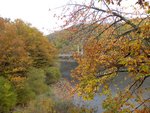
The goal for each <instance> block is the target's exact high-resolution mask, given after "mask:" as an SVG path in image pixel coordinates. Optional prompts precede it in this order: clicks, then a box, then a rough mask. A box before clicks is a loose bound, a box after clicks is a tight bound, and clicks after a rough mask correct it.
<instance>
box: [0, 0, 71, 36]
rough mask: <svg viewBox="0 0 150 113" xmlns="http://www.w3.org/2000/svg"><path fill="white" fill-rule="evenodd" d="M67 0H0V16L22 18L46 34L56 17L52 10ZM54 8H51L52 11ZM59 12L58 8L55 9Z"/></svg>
mask: <svg viewBox="0 0 150 113" xmlns="http://www.w3.org/2000/svg"><path fill="white" fill-rule="evenodd" d="M67 1H68V0H0V17H4V18H10V19H11V20H14V19H17V18H19V19H22V20H23V21H25V22H28V23H31V24H32V26H34V27H37V28H38V29H39V30H41V31H43V32H44V34H48V33H49V32H52V31H53V30H55V29H58V28H57V27H58V25H56V22H57V20H56V18H53V14H52V11H49V9H54V8H57V7H60V6H62V5H65V4H67ZM54 11H56V10H53V13H54ZM57 11H59V12H60V10H58V9H57Z"/></svg>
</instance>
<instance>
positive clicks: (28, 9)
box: [0, 0, 149, 34]
mask: <svg viewBox="0 0 150 113" xmlns="http://www.w3.org/2000/svg"><path fill="white" fill-rule="evenodd" d="M68 1H69V0H0V17H3V18H10V19H11V20H14V19H17V18H19V19H22V20H23V21H25V22H28V23H31V24H32V26H34V27H36V28H38V29H39V30H40V31H42V32H43V33H44V34H49V33H51V32H53V31H54V30H58V29H59V25H57V24H56V23H57V22H58V24H59V23H62V22H59V21H58V20H57V19H56V18H54V17H53V14H54V13H60V12H61V9H57V10H52V11H49V9H55V8H57V7H60V6H63V5H65V4H67V3H68ZM72 1H73V0H72ZM74 1H78V2H82V1H86V0H74ZM87 1H88V0H87ZM129 1H130V3H131V2H133V1H134V3H135V1H137V0H129ZM148 1H149V0H148ZM130 3H129V4H130ZM129 4H124V5H127V6H129ZM54 11H55V12H54Z"/></svg>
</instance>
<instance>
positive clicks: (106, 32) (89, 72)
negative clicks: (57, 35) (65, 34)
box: [63, 0, 150, 113]
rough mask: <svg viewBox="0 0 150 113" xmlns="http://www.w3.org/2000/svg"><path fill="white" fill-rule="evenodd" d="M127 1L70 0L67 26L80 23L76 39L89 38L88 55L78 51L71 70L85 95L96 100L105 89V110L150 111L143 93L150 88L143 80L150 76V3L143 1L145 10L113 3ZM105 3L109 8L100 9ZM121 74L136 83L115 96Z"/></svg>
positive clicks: (124, 112)
mask: <svg viewBox="0 0 150 113" xmlns="http://www.w3.org/2000/svg"><path fill="white" fill-rule="evenodd" d="M122 2H123V0H118V1H113V0H106V1H105V0H100V1H97V0H91V1H90V2H89V3H84V4H76V3H75V4H69V5H68V6H69V7H71V8H70V10H68V9H69V8H67V6H66V7H65V8H66V10H65V11H68V12H69V13H66V14H69V15H64V16H63V19H65V25H64V26H65V27H66V26H70V25H75V26H78V27H77V28H78V30H77V32H76V36H75V38H79V39H81V40H84V41H83V48H84V53H83V54H78V53H77V54H75V55H74V57H75V59H76V61H77V63H78V64H79V65H78V67H77V68H76V69H75V70H74V71H73V72H72V75H73V77H74V78H75V79H76V81H78V82H77V85H76V88H75V90H76V91H77V92H78V94H79V95H80V96H82V97H83V98H85V99H93V97H94V96H95V94H97V93H99V92H100V91H102V92H100V93H102V94H105V95H106V96H107V98H106V100H105V101H104V102H103V108H104V110H105V111H104V112H105V113H127V112H140V110H137V109H143V110H145V111H149V110H150V108H149V102H150V99H149V98H145V97H144V96H143V94H144V93H148V92H149V87H143V84H144V83H145V81H148V80H149V77H150V17H149V14H148V13H149V3H148V2H145V1H144V0H138V1H137V4H139V6H137V9H138V10H140V11H137V10H135V11H134V12H132V13H128V12H125V11H124V10H121V9H120V10H115V9H114V7H112V6H111V4H115V3H116V4H117V5H122V6H123V5H124V4H122ZM100 3H102V4H103V6H104V7H102V8H101V7H99V6H100ZM141 6H142V7H141ZM72 7H73V8H72ZM141 12H142V13H141ZM81 34H82V35H81ZM121 72H124V73H125V77H124V78H126V77H127V78H129V79H130V80H131V82H130V83H129V84H128V85H127V86H125V87H124V89H120V90H119V91H118V92H117V93H116V95H112V94H111V89H110V84H111V82H112V81H113V80H114V79H116V78H117V77H118V76H122V75H121V74H120V73H121ZM122 81H124V79H123V80H122ZM100 89H102V90H100ZM133 100H134V102H132V101H133ZM141 112H142V110H141ZM143 112H144V111H143Z"/></svg>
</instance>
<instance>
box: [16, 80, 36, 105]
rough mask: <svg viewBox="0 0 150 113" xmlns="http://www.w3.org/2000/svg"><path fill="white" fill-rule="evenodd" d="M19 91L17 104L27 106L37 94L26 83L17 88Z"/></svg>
mask: <svg viewBox="0 0 150 113" xmlns="http://www.w3.org/2000/svg"><path fill="white" fill-rule="evenodd" d="M16 91H17V104H21V105H24V104H27V103H28V102H29V101H31V100H33V99H34V98H35V93H34V92H33V91H32V89H31V88H30V86H29V84H28V83H26V81H25V82H24V83H23V84H20V86H18V87H16Z"/></svg>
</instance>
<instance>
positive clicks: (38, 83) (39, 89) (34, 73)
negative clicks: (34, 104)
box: [27, 68, 48, 95]
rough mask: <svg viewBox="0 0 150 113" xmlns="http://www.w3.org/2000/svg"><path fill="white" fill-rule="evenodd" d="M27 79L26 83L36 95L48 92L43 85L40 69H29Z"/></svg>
mask: <svg viewBox="0 0 150 113" xmlns="http://www.w3.org/2000/svg"><path fill="white" fill-rule="evenodd" d="M27 77H28V78H27V83H28V85H29V87H30V88H31V89H32V91H33V92H34V93H35V94H36V95H39V94H42V93H45V92H47V91H48V86H47V84H46V83H45V73H44V71H43V70H42V69H36V68H31V69H30V70H29V72H28V73H27Z"/></svg>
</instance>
